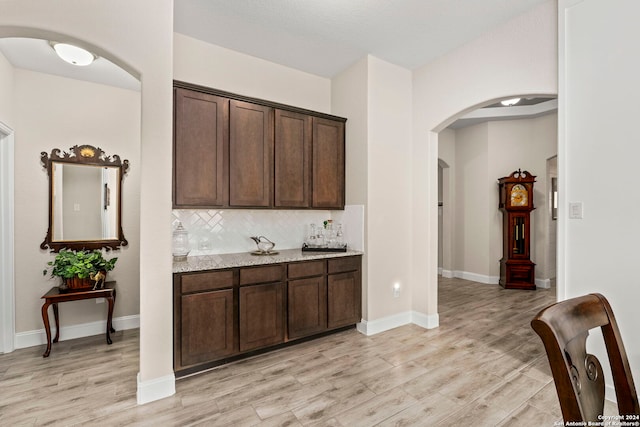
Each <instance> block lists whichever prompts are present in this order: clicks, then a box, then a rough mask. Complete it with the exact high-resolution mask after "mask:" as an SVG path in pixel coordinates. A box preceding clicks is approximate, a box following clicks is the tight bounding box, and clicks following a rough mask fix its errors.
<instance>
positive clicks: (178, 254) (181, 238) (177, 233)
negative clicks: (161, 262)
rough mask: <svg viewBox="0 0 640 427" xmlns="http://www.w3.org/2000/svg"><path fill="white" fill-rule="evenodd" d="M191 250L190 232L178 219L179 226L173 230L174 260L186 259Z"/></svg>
mask: <svg viewBox="0 0 640 427" xmlns="http://www.w3.org/2000/svg"><path fill="white" fill-rule="evenodd" d="M189 252H190V250H189V232H188V231H187V230H186V229H185V228H184V227H183V226H182V223H181V222H179V221H178V225H177V227H176V228H175V230H173V260H174V261H186V260H187V255H189Z"/></svg>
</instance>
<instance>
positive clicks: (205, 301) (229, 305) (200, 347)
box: [180, 289, 234, 366]
mask: <svg viewBox="0 0 640 427" xmlns="http://www.w3.org/2000/svg"><path fill="white" fill-rule="evenodd" d="M181 311H182V318H181V321H182V322H181V328H180V332H181V334H180V361H181V365H182V366H188V365H193V364H197V363H204V362H209V361H213V360H216V359H220V358H222V357H225V356H228V355H231V354H233V318H234V316H233V290H232V289H225V290H221V291H213V292H203V293H197V294H189V295H182V297H181Z"/></svg>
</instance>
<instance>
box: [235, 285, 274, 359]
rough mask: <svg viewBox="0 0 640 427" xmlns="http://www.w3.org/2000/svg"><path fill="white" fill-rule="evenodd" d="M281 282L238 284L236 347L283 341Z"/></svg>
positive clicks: (244, 347)
mask: <svg viewBox="0 0 640 427" xmlns="http://www.w3.org/2000/svg"><path fill="white" fill-rule="evenodd" d="M284 286H285V285H284V283H271V284H267V285H251V286H245V287H242V288H240V302H239V306H240V308H239V311H240V313H239V314H240V331H239V332H240V351H249V350H255V349H258V348H262V347H267V346H270V345H275V344H281V343H283V342H284Z"/></svg>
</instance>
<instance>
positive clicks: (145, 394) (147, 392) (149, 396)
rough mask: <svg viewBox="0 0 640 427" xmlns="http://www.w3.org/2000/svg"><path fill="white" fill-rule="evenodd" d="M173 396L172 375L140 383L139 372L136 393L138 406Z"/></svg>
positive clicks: (173, 382) (174, 384) (174, 382)
mask: <svg viewBox="0 0 640 427" xmlns="http://www.w3.org/2000/svg"><path fill="white" fill-rule="evenodd" d="M174 394H176V376H175V375H174V374H173V373H172V374H169V375H165V376H164V377H159V378H154V379H152V380H148V381H141V380H140V372H138V392H137V393H136V396H137V400H138V405H144V404H145V403H149V402H153V401H155V400H160V399H164V398H165V397H169V396H173V395H174Z"/></svg>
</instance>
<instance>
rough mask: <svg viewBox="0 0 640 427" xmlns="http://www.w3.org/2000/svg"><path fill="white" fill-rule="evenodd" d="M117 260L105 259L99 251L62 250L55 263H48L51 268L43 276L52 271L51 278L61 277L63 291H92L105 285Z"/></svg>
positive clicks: (44, 271)
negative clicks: (105, 280) (107, 276)
mask: <svg viewBox="0 0 640 427" xmlns="http://www.w3.org/2000/svg"><path fill="white" fill-rule="evenodd" d="M117 260H118V258H111V259H109V260H107V259H105V258H104V257H103V256H102V252H101V251H99V250H94V251H86V250H82V251H73V250H69V249H62V250H60V252H58V254H57V255H56V258H55V259H54V260H53V261H49V262H48V263H47V265H48V266H49V267H48V268H45V269H44V270H43V272H42V274H43V275H46V274H47V272H48V271H49V270H50V271H51V277H60V278H61V279H62V285H60V286H59V288H60V290H61V291H64V290H67V289H73V290H83V289H91V288H94V287H95V286H100V285H102V284H104V279H105V277H106V275H107V271H111V270H113V268H114V267H115V264H116V261H117Z"/></svg>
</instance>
